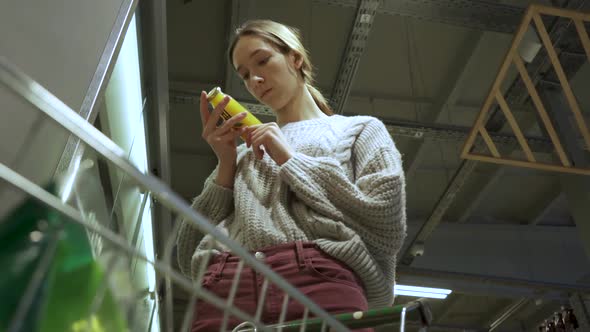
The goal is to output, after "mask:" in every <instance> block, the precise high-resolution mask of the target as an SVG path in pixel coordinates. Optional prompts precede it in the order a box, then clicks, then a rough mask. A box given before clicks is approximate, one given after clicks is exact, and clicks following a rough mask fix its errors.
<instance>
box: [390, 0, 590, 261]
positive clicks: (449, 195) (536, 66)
mask: <svg viewBox="0 0 590 332" xmlns="http://www.w3.org/2000/svg"><path fill="white" fill-rule="evenodd" d="M586 6H587V3H586V2H585V1H582V0H580V1H570V2H569V3H568V7H567V8H576V9H579V8H586ZM562 24H564V23H562V22H561V21H556V22H554V23H553V24H552V25H551V27H550V28H549V30H550V32H549V36H550V38H551V40H552V41H555V43H556V44H557V45H555V46H558V44H559V40H560V38H561V37H563V36H564V34H565V33H564V32H563V31H564V30H563V29H561V28H556V27H559V26H561V25H562ZM546 63H550V61H549V59H548V57H547V56H541V55H537V56H536V57H535V59H534V60H533V62H532V63H531V64H529V65H528V66H527V70H528V71H529V73H531V74H530V78H531V81H532V82H533V84H537V83H538V82H539V80H540V78H541V77H542V72H543V71H542V69H543V67H546V65H545V64H546ZM579 68H580V66H571V67H566V68H564V71H565V74H566V76H567V77H572V76H573V73H575V72H577V71H578V70H579ZM519 81H520V79H519V78H518V77H517V79H516V80H515V81H514V82H513V84H512V86H511V87H510V89H509V90H508V95H507V96H506V100H508V101H512V102H511V103H510V102H509V103H510V104H511V105H516V106H517V107H518V106H521V105H522V104H523V103H524V102H526V101H527V100H528V98H526V97H523V95H524V92H523V91H526V88H524V86H523V84H522V83H519ZM513 98H514V99H513ZM517 101H520V103H518V102H517ZM493 120H494V116H493V115H492V118H491V119H490V121H489V122H488V124H490V123H491V122H492V121H493ZM504 124H505V121H502V120H501V118H500V119H499V120H497V122H496V123H495V125H494V127H493V128H489V127H487V126H486V129H487V131H488V133H489V134H490V136H491V135H493V133H494V132H497V131H498V130H500V129H501V128H502V126H503V125H504ZM482 151H484V149H483V147H482V146H481V144H478V142H476V143H475V148H474V152H476V153H478V152H482ZM476 165H477V162H476V161H473V160H465V161H463V162H462V163H461V165H460V166H459V168H458V169H457V172H456V173H455V175H454V176H453V178H452V180H451V182H450V183H449V184H448V185H447V188H446V190H445V192H444V193H443V194H442V195H441V198H440V199H439V200H438V202H437V204H436V205H435V207H434V208H433V210H432V212H431V215H430V217H429V218H428V220H427V221H426V222H425V223H424V224H423V225H422V227H421V229H420V231H419V232H418V233H417V234H416V236H415V237H414V238H413V239H412V240H411V242H410V245H409V246H408V249H407V250H406V251H405V252H404V253H403V254H402V256H401V259H400V262H401V263H402V264H404V265H410V264H411V263H412V262H413V261H414V256H413V255H412V254H411V253H412V252H413V249H414V247H415V246H423V245H424V242H426V240H427V238H428V237H429V236H430V234H431V233H432V231H433V230H434V229H435V228H436V226H437V225H438V224H439V223H440V222H441V220H442V218H443V217H444V215H445V213H446V211H447V210H448V208H449V207H450V206H451V205H452V203H453V201H454V199H455V197H456V196H457V194H458V192H459V191H460V190H461V188H462V187H463V185H464V184H465V183H466V182H467V179H468V177H469V176H470V175H471V173H472V172H473V171H474V170H475V166H476Z"/></svg>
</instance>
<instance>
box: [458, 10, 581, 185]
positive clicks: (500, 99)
mask: <svg viewBox="0 0 590 332" xmlns="http://www.w3.org/2000/svg"><path fill="white" fill-rule="evenodd" d="M541 15H551V16H560V17H565V18H569V19H571V20H572V21H573V23H574V25H575V27H576V30H577V32H578V35H579V37H580V40H581V42H582V46H583V47H584V50H585V52H586V56H587V58H588V61H590V38H589V37H588V32H587V31H586V28H585V27H584V22H590V14H588V13H581V12H576V11H571V10H564V9H559V8H553V7H547V6H541V5H530V6H529V8H528V9H527V11H526V13H525V15H524V17H523V20H522V22H521V24H520V26H519V28H518V30H517V31H516V34H515V35H514V39H513V41H512V45H511V47H510V49H509V50H508V53H507V54H506V57H505V58H504V61H503V63H502V66H501V67H500V70H499V71H498V75H497V76H496V79H495V81H494V83H493V85H492V87H491V89H490V92H489V94H488V96H487V98H486V100H485V102H484V104H483V107H482V109H481V111H480V113H479V115H478V117H477V119H476V120H475V124H474V126H473V128H472V129H471V131H470V133H469V136H468V137H467V141H466V142H465V144H464V146H463V150H462V152H461V158H463V159H471V160H476V161H483V162H491V163H497V164H504V165H510V166H518V167H528V168H534V169H540V170H546V171H557V172H565V173H574V174H583V175H590V168H579V167H574V166H572V164H571V162H570V160H569V159H568V156H567V154H566V153H565V151H564V149H563V146H562V143H561V142H560V139H559V137H558V135H557V132H556V130H555V128H554V126H553V124H552V123H551V120H550V118H549V115H548V114H547V111H546V110H545V106H544V105H543V103H542V101H541V98H540V96H539V94H538V92H537V89H536V88H535V85H534V83H533V81H532V80H531V78H530V76H529V74H528V72H527V70H526V68H525V65H524V62H523V60H522V58H521V56H520V54H519V53H518V47H519V45H520V43H521V41H522V39H523V37H524V35H525V32H526V31H527V29H528V28H529V26H530V25H531V21H533V22H534V25H535V27H536V30H537V33H538V36H539V37H540V39H541V42H542V43H543V46H544V47H545V50H546V51H547V55H548V56H549V59H550V61H551V64H552V65H553V69H554V70H555V73H556V75H557V77H558V79H559V83H560V85H561V87H562V89H563V93H564V95H565V98H566V100H567V105H568V106H569V108H570V109H571V111H572V112H573V114H574V119H575V122H576V124H577V126H578V129H579V130H580V132H581V133H582V137H583V140H584V143H585V145H586V149H587V150H590V131H589V130H588V125H587V124H586V121H585V119H584V116H583V115H582V112H581V109H580V106H579V104H578V101H577V100H576V97H575V96H574V93H573V91H572V88H571V86H570V84H569V82H568V80H567V77H566V75H565V72H564V70H563V67H562V65H561V63H560V62H559V58H558V56H557V53H556V52H555V48H554V47H553V44H552V42H551V40H550V37H549V34H548V33H547V29H546V28H545V24H544V23H543V20H542V19H541ZM511 64H514V65H515V66H516V69H517V70H518V73H519V75H520V77H521V78H522V81H523V82H524V85H525V87H526V89H527V91H528V93H529V95H530V97H531V100H532V102H533V104H534V106H535V109H536V111H537V112H538V113H539V118H540V120H541V122H542V124H543V125H544V126H545V129H546V130H547V133H548V135H549V137H550V139H551V142H552V143H553V146H554V147H555V151H556V153H557V156H558V157H559V161H560V162H561V164H548V163H542V162H538V161H537V160H536V159H535V157H534V155H533V151H531V149H530V147H529V145H528V144H527V141H526V139H525V137H524V135H523V133H522V130H521V129H520V127H519V126H518V123H517V122H516V119H515V118H514V115H513V114H512V112H511V111H510V107H509V106H508V104H507V103H506V100H505V99H504V96H503V95H502V92H501V90H500V86H501V84H502V81H503V80H504V78H505V76H506V73H507V72H508V69H509V68H510V66H511ZM494 102H497V103H498V105H499V107H500V109H501V111H502V112H503V114H504V115H505V117H506V119H507V121H508V124H509V125H510V127H511V128H512V130H513V132H514V134H515V136H516V138H517V140H518V143H519V145H520V147H521V148H522V150H523V151H524V154H525V156H526V159H527V160H526V161H524V160H516V159H510V158H507V157H502V156H501V155H500V152H499V151H498V149H497V148H496V146H495V144H494V142H493V141H492V139H491V137H490V135H489V133H488V132H487V130H486V128H485V124H486V123H485V122H486V118H487V115H488V113H489V111H490V108H491V106H492V105H493V104H494ZM539 125H541V123H539ZM478 134H480V135H481V137H482V138H483V141H484V142H485V144H486V146H487V148H488V149H489V151H490V152H491V156H490V155H483V154H479V153H473V152H472V151H471V150H472V148H473V145H474V143H475V139H476V138H477V135H478Z"/></svg>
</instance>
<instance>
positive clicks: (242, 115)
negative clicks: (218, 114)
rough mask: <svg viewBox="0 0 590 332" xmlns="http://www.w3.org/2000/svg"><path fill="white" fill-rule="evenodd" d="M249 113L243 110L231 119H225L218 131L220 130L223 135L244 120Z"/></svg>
mask: <svg viewBox="0 0 590 332" xmlns="http://www.w3.org/2000/svg"><path fill="white" fill-rule="evenodd" d="M247 114H248V113H246V112H242V113H240V114H237V115H234V116H232V117H231V118H230V119H229V120H227V121H225V122H224V123H223V125H221V126H220V127H219V128H218V129H217V131H218V132H219V135H223V134H225V133H226V132H228V131H229V130H231V129H232V128H233V127H234V126H235V125H236V124H237V123H238V122H240V121H242V120H244V118H245V117H246V115H247Z"/></svg>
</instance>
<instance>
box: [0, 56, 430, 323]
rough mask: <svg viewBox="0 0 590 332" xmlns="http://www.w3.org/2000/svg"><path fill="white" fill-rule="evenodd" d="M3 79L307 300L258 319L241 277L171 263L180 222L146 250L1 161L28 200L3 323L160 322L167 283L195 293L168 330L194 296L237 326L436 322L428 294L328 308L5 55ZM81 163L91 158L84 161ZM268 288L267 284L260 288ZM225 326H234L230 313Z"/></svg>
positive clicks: (10, 239)
mask: <svg viewBox="0 0 590 332" xmlns="http://www.w3.org/2000/svg"><path fill="white" fill-rule="evenodd" d="M0 82H1V83H2V84H1V85H0V86H2V88H6V89H8V90H11V91H13V92H14V93H16V94H17V95H19V96H20V97H22V98H24V100H26V101H28V102H29V103H31V104H33V105H34V106H35V107H36V109H38V110H39V111H40V112H42V114H43V115H44V116H46V117H47V119H51V120H52V121H54V122H55V123H57V124H58V125H59V126H61V127H62V128H63V129H64V130H66V131H67V133H68V135H69V134H71V135H73V136H75V137H76V138H78V139H80V140H81V142H82V144H83V145H84V146H85V147H87V148H89V149H86V151H87V152H86V153H92V154H93V155H94V158H95V160H98V162H105V163H108V164H109V165H111V166H112V167H115V168H116V169H117V170H118V172H120V174H122V175H123V178H124V179H125V180H124V181H125V182H126V183H130V184H131V185H132V186H134V187H135V190H137V193H138V194H139V195H142V197H143V200H142V206H141V210H143V209H144V208H145V205H146V202H148V201H150V198H153V199H154V200H156V202H157V203H156V204H160V205H161V206H163V207H166V208H167V209H168V210H169V211H170V212H171V213H172V214H173V215H174V216H176V218H183V219H184V220H187V221H189V222H191V223H192V224H193V225H194V226H195V227H197V228H198V229H199V230H200V231H201V232H202V233H204V234H212V236H214V237H215V239H216V240H217V241H218V242H219V243H222V244H223V245H224V246H226V247H227V248H228V249H229V250H231V251H232V252H233V253H234V254H235V255H238V256H240V257H241V259H242V263H241V265H240V266H244V265H248V266H250V267H252V268H253V269H255V270H256V271H258V272H259V273H260V274H262V275H264V276H265V282H264V285H269V284H274V285H276V286H278V287H279V288H281V289H282V290H283V291H284V292H285V294H286V295H285V302H284V303H286V302H287V301H288V300H289V299H295V300H296V301H298V302H300V303H301V304H302V305H303V306H304V307H305V308H306V310H305V313H304V316H303V317H301V319H300V320H297V321H288V322H285V321H282V320H281V321H279V322H277V323H273V324H270V325H269V324H265V323H264V322H262V321H261V320H260V310H257V311H256V314H255V315H253V316H252V315H249V314H246V313H245V312H243V311H242V310H239V309H238V308H236V307H235V306H234V305H233V302H232V300H233V294H234V293H235V290H236V284H237V282H238V280H234V286H233V287H232V289H231V291H230V296H229V297H228V298H227V299H223V298H218V297H216V296H214V295H212V294H211V293H209V292H208V291H207V290H205V289H203V288H201V286H200V285H201V282H200V281H201V280H200V279H197V280H189V279H188V278H186V277H185V276H183V275H182V274H180V273H179V272H178V271H177V270H176V269H175V268H174V264H173V263H172V262H173V252H174V244H175V240H176V236H177V232H178V229H179V225H180V222H177V223H176V226H175V228H174V229H173V231H172V233H171V235H170V236H169V237H168V239H167V242H166V244H165V250H164V252H163V254H162V255H160V257H148V256H149V255H146V253H145V252H144V251H142V250H139V249H138V246H137V241H136V240H137V237H138V235H137V233H138V230H137V229H131V230H129V229H124V228H121V227H119V228H117V227H114V226H113V223H112V221H111V220H100V216H97V215H95V214H92V213H88V211H85V210H84V209H83V207H82V206H81V205H80V204H76V202H75V201H74V202H73V203H72V202H69V201H63V200H61V199H60V198H59V197H58V196H57V195H56V194H57V191H58V189H57V188H58V186H56V184H51V185H44V184H37V183H35V182H34V181H32V180H31V179H27V178H25V177H24V176H22V175H21V174H19V173H18V172H16V171H14V170H13V169H11V168H9V167H8V166H7V165H4V164H0V178H1V179H2V181H4V182H5V183H8V184H10V185H11V186H12V187H13V188H15V189H16V191H18V192H20V193H25V194H26V196H27V198H26V199H25V200H24V203H21V204H20V206H19V207H15V209H13V210H12V212H11V213H10V214H9V215H8V216H7V217H5V218H4V219H3V220H1V221H0V239H2V243H0V247H2V249H1V250H0V252H1V254H0V263H1V264H7V265H3V266H11V267H12V268H11V269H9V270H10V273H8V274H9V275H8V276H6V275H4V276H2V277H1V278H2V279H0V290H1V291H2V292H3V303H4V304H3V305H1V306H0V332H3V331H9V332H16V331H128V330H131V331H136V330H137V331H144V330H148V331H149V330H159V329H158V328H156V326H158V325H159V324H158V323H157V319H156V318H155V317H157V313H158V311H159V310H161V311H163V312H165V313H167V314H171V311H172V309H171V308H172V305H173V303H172V298H171V297H170V296H163V297H164V298H163V299H161V298H160V297H161V294H158V292H157V291H155V290H156V289H159V288H160V286H162V285H164V286H167V287H170V286H171V285H174V286H175V287H178V288H180V289H183V290H184V291H185V292H187V293H188V294H189V296H190V299H189V301H188V303H187V305H186V309H185V310H184V316H183V317H184V318H183V324H182V326H173V325H172V323H171V322H170V321H167V324H165V325H166V326H165V327H164V329H165V330H167V331H187V330H188V327H189V325H190V322H191V319H192V317H193V311H194V306H195V303H196V301H197V300H201V301H207V302H209V303H212V304H214V305H215V306H217V307H218V308H220V309H222V310H223V311H224V312H225V318H226V321H227V318H228V317H229V316H230V315H232V316H234V317H238V318H239V319H240V320H241V321H243V323H242V324H240V325H238V326H236V327H233V330H234V331H275V330H277V331H295V330H297V331H327V330H328V329H329V330H330V331H347V330H349V329H353V328H361V327H376V326H379V325H383V324H395V323H397V324H398V325H399V330H400V331H404V330H405V328H406V325H407V324H406V317H407V315H409V314H412V315H417V316H418V317H419V321H420V325H421V326H422V327H426V326H428V325H429V323H430V322H431V320H432V317H431V313H430V310H429V308H428V305H427V303H426V302H425V301H422V300H417V301H415V302H410V303H406V304H403V305H396V306H393V307H389V308H381V309H378V310H370V311H367V312H354V313H347V314H338V315H330V314H329V313H326V312H325V311H324V310H322V309H321V308H320V307H318V306H317V305H316V304H315V303H313V302H312V301H310V300H309V299H308V298H306V297H305V296H304V295H303V294H301V293H300V292H298V291H297V289H295V288H294V287H293V286H292V285H290V284H289V283H287V282H286V281H285V280H284V279H282V278H281V277H280V276H279V275H277V274H276V273H274V272H273V271H272V270H271V269H270V268H269V267H267V266H266V265H264V264H262V263H261V262H260V261H259V260H257V259H255V257H254V256H253V255H251V254H250V253H249V252H247V251H246V250H245V249H244V248H243V247H241V246H240V245H239V244H237V243H236V242H234V241H233V240H231V239H230V238H229V237H228V236H226V235H225V234H223V233H222V232H220V231H219V230H218V229H217V228H216V227H215V226H214V225H212V224H211V223H209V222H208V221H207V219H206V218H204V217H203V216H201V215H199V214H198V213H197V212H195V211H194V210H193V209H191V207H190V206H189V205H188V204H187V203H186V202H185V201H184V200H183V199H182V198H181V197H180V196H179V195H177V194H176V193H175V192H173V191H172V190H171V189H170V188H169V187H168V186H167V185H166V184H164V183H163V182H161V181H160V180H159V179H158V178H156V177H154V176H152V175H150V174H148V172H147V171H141V170H140V169H138V168H137V167H136V166H135V165H133V164H132V163H131V162H130V161H129V159H128V155H127V154H126V153H125V152H124V151H123V150H122V149H121V148H120V147H119V146H117V145H116V144H115V143H114V142H113V141H111V140H110V139H109V138H108V137H107V136H105V135H104V134H103V133H101V132H100V131H99V130H98V129H96V128H95V127H94V126H93V125H91V124H90V123H88V122H87V121H85V120H84V119H83V118H81V117H80V116H79V115H78V114H77V113H76V112H75V111H73V110H72V109H70V108H69V107H68V106H66V105H65V104H64V103H63V102H62V101H60V100H59V99H58V98H56V97H55V96H54V95H52V94H51V93H50V92H49V91H47V90H46V89H45V88H43V87H42V86H41V85H40V84H38V83H37V82H35V81H34V80H33V79H31V78H30V77H28V76H27V75H26V74H25V73H23V72H22V71H21V70H19V69H18V68H17V67H15V66H14V65H13V64H11V63H10V62H9V60H8V59H6V58H0ZM41 162H42V161H41ZM81 163H82V166H84V165H83V163H84V162H83V161H82V162H81ZM83 168H84V167H80V163H79V164H78V167H77V168H76V169H75V171H76V172H81V171H80V170H81V169H83ZM123 178H121V181H123ZM82 189H84V188H82ZM85 189H86V190H87V191H92V190H93V189H92V188H85ZM78 203H79V202H78ZM107 217H108V216H107ZM111 217H112V214H111ZM107 219H108V218H107ZM142 264H143V265H142ZM202 265H203V266H201V268H200V271H199V274H198V275H200V276H201V277H202V276H203V274H204V271H205V264H202ZM138 266H146V267H147V268H148V269H152V270H153V271H154V272H155V273H156V275H157V276H158V278H157V279H156V280H155V287H151V288H150V287H147V288H145V287H144V288H141V287H139V288H138V287H136V285H134V283H133V280H134V279H133V275H134V271H136V270H137V269H139V268H138ZM17 267H18V268H17ZM237 275H238V276H239V273H238V274H237ZM11 278H12V279H11ZM236 279H239V277H238V278H236ZM265 289H266V287H263V288H262V290H261V296H262V297H264V294H265V293H264V292H265ZM146 294H147V295H146ZM145 296H148V297H151V299H152V300H153V303H154V304H155V305H154V306H152V307H151V314H148V315H139V314H137V312H138V304H141V303H142V302H141V300H142V299H144V298H145ZM6 299H8V300H6ZM160 307H161V308H160ZM285 308H286V306H284V307H283V311H284V310H286V309H285ZM258 309H259V308H258ZM281 316H283V317H284V315H281ZM224 326H225V327H227V326H226V325H225V323H224ZM389 326H393V325H389ZM227 328H229V327H227ZM396 329H397V328H396ZM222 330H226V328H224V327H222Z"/></svg>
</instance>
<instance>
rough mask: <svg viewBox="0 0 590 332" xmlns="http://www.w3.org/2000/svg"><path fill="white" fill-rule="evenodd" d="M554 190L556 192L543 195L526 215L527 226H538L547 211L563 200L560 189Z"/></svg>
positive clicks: (552, 191)
mask: <svg viewBox="0 0 590 332" xmlns="http://www.w3.org/2000/svg"><path fill="white" fill-rule="evenodd" d="M554 189H556V190H551V192H549V194H545V195H544V196H543V197H541V198H539V199H538V200H537V202H538V204H537V205H536V206H535V207H533V208H532V209H531V212H530V213H529V214H528V215H529V216H530V217H529V218H528V220H529V224H531V225H538V224H539V223H540V222H542V221H543V219H545V217H546V216H547V214H548V213H549V211H551V210H552V209H553V208H554V207H555V205H556V204H557V203H558V202H559V201H561V200H562V199H564V196H565V194H564V193H563V192H562V191H561V189H560V188H554Z"/></svg>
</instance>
